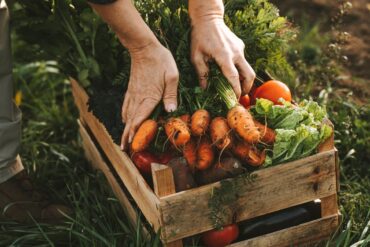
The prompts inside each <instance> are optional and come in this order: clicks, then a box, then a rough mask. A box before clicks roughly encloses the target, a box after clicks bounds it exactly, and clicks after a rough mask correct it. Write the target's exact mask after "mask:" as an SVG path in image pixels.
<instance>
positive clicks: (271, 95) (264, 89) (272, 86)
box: [252, 80, 292, 105]
mask: <svg viewBox="0 0 370 247" xmlns="http://www.w3.org/2000/svg"><path fill="white" fill-rule="evenodd" d="M258 98H264V99H268V100H271V101H272V102H274V104H275V105H280V104H281V103H280V102H279V101H278V100H279V99H280V98H283V99H285V100H286V101H289V102H291V101H292V94H291V93H290V90H289V88H288V86H287V85H285V84H284V83H282V82H281V81H276V80H270V81H267V82H265V83H263V84H262V85H261V86H259V87H258V88H257V89H256V91H255V92H254V94H253V100H252V101H254V102H255V100H256V99H258Z"/></svg>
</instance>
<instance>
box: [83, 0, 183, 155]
mask: <svg viewBox="0 0 370 247" xmlns="http://www.w3.org/2000/svg"><path fill="white" fill-rule="evenodd" d="M90 5H91V6H92V7H93V8H94V10H95V11H96V12H97V13H98V14H99V15H100V16H101V17H102V18H103V19H104V21H105V22H107V23H108V24H109V26H110V27H111V28H112V29H113V30H114V31H115V33H116V35H117V37H118V39H119V40H120V42H121V43H122V45H123V46H125V47H126V48H127V49H128V50H129V53H130V56H131V71H130V80H129V83H128V89H127V91H126V94H125V100H124V102H123V105H122V112H121V113H122V121H123V122H124V123H125V129H124V131H123V134H122V137H121V149H122V150H124V149H127V147H128V145H127V144H128V143H131V141H132V138H133V137H134V134H135V131H136V130H137V128H138V127H139V126H140V124H141V123H142V122H143V121H144V120H145V119H147V118H148V117H149V116H150V114H151V113H152V111H153V110H154V108H155V107H156V105H157V104H158V103H159V102H160V101H161V99H163V103H164V107H165V110H166V111H169V112H170V111H174V110H176V108H177V85H178V80H179V73H178V70H177V66H176V63H175V60H174V59H173V57H172V55H171V53H170V51H169V50H167V49H166V48H164V47H163V46H162V45H161V44H160V43H159V41H158V40H157V38H156V37H155V36H154V34H153V32H152V31H151V30H150V28H149V27H148V26H147V25H146V24H145V22H144V20H143V19H142V18H141V16H140V14H139V12H138V11H137V10H136V8H135V6H134V5H133V3H132V1H131V0H117V1H115V2H114V3H110V4H93V3H90Z"/></svg>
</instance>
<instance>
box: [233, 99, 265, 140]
mask: <svg viewBox="0 0 370 247" xmlns="http://www.w3.org/2000/svg"><path fill="white" fill-rule="evenodd" d="M227 122H228V124H229V126H230V127H231V128H232V129H233V130H235V131H236V133H237V134H238V135H239V136H240V137H241V138H243V140H245V141H246V142H248V143H251V144H252V143H256V142H258V141H259V139H260V132H259V131H258V129H257V127H256V126H255V124H254V122H253V117H252V115H251V114H250V113H249V111H248V110H247V109H245V108H244V107H243V106H241V105H237V106H235V107H233V108H231V109H230V110H229V112H228V113H227Z"/></svg>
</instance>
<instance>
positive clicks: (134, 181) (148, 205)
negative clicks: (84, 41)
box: [70, 79, 160, 231]
mask: <svg viewBox="0 0 370 247" xmlns="http://www.w3.org/2000/svg"><path fill="white" fill-rule="evenodd" d="M70 81H71V86H72V93H73V96H74V100H75V104H76V106H77V108H78V110H79V112H80V118H82V119H83V121H84V122H85V123H86V124H87V126H88V127H89V129H90V130H91V132H92V133H93V135H94V136H95V139H96V140H97V142H98V143H99V145H100V147H101V148H102V150H103V151H104V153H105V154H106V156H107V157H108V159H109V161H110V162H111V163H112V165H113V167H114V169H115V170H116V172H117V174H118V176H119V177H120V179H121V180H122V182H123V183H124V185H125V186H126V188H127V190H128V191H129V192H130V194H131V195H132V197H133V198H134V200H135V202H136V204H137V205H138V207H139V208H140V210H141V211H142V213H143V215H144V216H145V218H146V219H147V220H148V222H149V223H150V224H151V225H152V226H153V228H154V230H155V231H158V230H159V228H160V215H159V211H158V208H159V199H158V197H157V196H156V195H155V194H154V192H153V191H152V189H151V188H150V187H149V186H148V184H147V183H146V181H145V180H144V178H143V177H142V176H141V174H140V173H139V171H138V170H137V168H136V166H135V165H134V164H133V163H132V161H131V159H130V158H129V157H128V155H127V154H126V153H125V152H122V151H121V150H120V148H119V147H118V146H117V145H116V144H114V142H113V140H112V138H111V137H110V135H109V134H108V132H107V130H106V129H105V127H104V125H103V124H102V123H101V122H99V120H98V119H97V118H96V117H95V116H94V115H93V114H92V113H91V112H89V111H88V108H87V101H88V95H87V94H86V92H85V90H84V89H83V88H82V87H81V86H80V85H79V84H78V82H77V81H75V80H73V79H70Z"/></svg>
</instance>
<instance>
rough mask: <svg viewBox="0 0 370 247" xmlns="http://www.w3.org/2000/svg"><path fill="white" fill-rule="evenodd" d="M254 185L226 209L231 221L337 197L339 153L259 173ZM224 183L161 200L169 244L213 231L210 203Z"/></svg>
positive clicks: (287, 164)
mask: <svg viewBox="0 0 370 247" xmlns="http://www.w3.org/2000/svg"><path fill="white" fill-rule="evenodd" d="M255 174H256V175H257V178H256V179H255V181H254V182H253V183H251V184H248V183H246V184H243V185H241V187H240V188H239V190H238V191H239V195H240V196H239V199H238V200H236V201H235V202H234V203H233V205H226V206H225V209H226V210H228V214H227V215H226V219H227V221H229V222H231V220H232V217H233V215H234V214H235V215H236V219H237V221H238V222H239V221H242V220H246V219H250V218H253V217H257V216H260V215H264V214H267V213H271V212H274V211H277V210H280V209H284V208H288V207H291V206H294V205H298V204H302V203H305V202H308V201H312V200H314V199H317V198H323V197H326V196H330V195H333V194H335V193H336V170H335V151H334V150H331V151H326V152H322V153H319V154H316V155H312V156H309V157H307V158H304V159H300V160H296V161H292V162H289V163H286V164H281V165H278V166H274V167H270V168H266V169H262V170H259V171H256V172H255ZM219 186H220V182H218V183H214V184H210V185H206V186H202V187H199V188H196V189H192V190H188V191H183V192H180V193H177V194H174V195H170V196H166V197H163V198H161V199H160V201H161V204H160V205H161V211H162V214H163V216H162V217H163V223H164V227H163V228H162V231H165V235H166V236H167V237H168V239H167V241H174V240H177V239H182V238H184V237H187V236H192V235H194V234H196V233H200V232H204V231H207V230H210V229H212V222H211V221H210V220H209V216H210V212H211V211H210V209H209V207H208V201H209V199H210V196H211V193H212V190H213V189H214V188H217V187H219ZM230 209H231V210H230Z"/></svg>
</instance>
